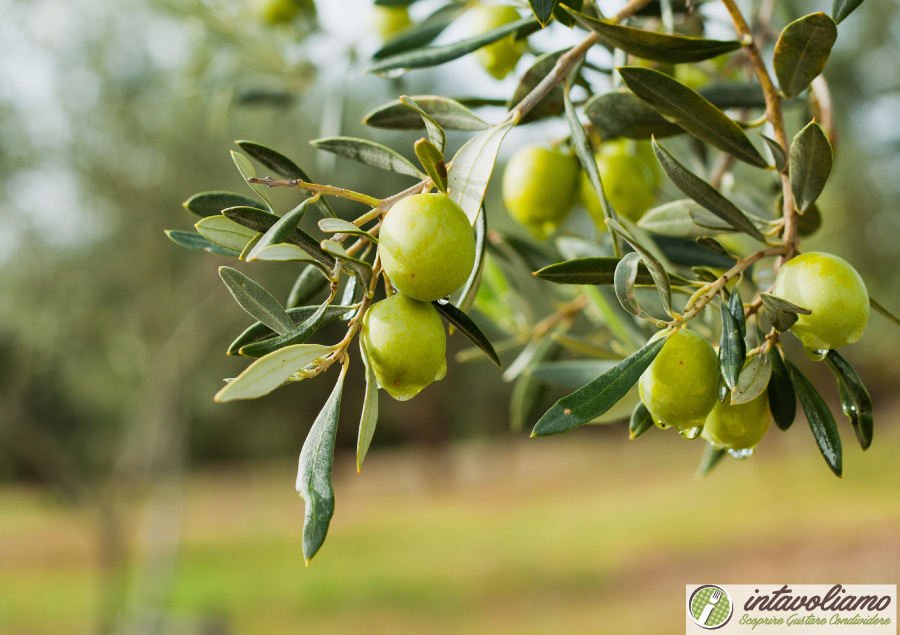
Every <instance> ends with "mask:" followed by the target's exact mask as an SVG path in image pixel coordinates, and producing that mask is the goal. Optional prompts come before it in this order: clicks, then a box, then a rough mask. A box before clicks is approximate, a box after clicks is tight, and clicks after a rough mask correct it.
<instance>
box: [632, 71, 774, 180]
mask: <svg viewBox="0 0 900 635" xmlns="http://www.w3.org/2000/svg"><path fill="white" fill-rule="evenodd" d="M618 71H619V74H620V75H621V76H622V80H623V81H624V82H625V85H626V86H628V88H630V89H631V91H632V92H633V93H634V94H635V95H637V96H638V97H640V98H641V99H642V100H644V101H645V102H646V103H647V104H648V105H649V106H651V107H652V108H654V109H655V110H656V111H657V112H659V114H661V115H662V116H663V117H665V118H666V119H667V120H669V121H670V122H672V123H675V124H678V125H679V126H681V127H682V128H684V129H685V130H686V131H687V132H689V133H690V134H692V135H694V136H695V137H697V138H698V139H700V140H701V141H706V142H707V143H709V144H710V145H711V146H713V147H715V148H718V149H719V150H722V151H723V152H727V153H728V154H731V155H732V156H734V157H735V158H737V159H740V160H741V161H745V162H747V163H749V164H750V165H755V166H757V167H761V168H764V167H768V166H767V164H766V161H765V159H763V158H762V156H761V155H760V154H759V152H757V150H756V148H754V147H753V144H752V143H750V140H749V139H748V138H747V135H746V134H744V131H743V130H741V127H740V126H739V125H738V124H737V123H735V122H734V121H733V120H731V119H730V118H729V117H728V115H726V114H725V113H724V112H722V111H721V110H719V109H718V108H716V107H715V106H714V105H712V104H711V103H710V102H709V101H707V100H706V99H705V98H704V97H703V96H702V95H700V94H699V93H698V92H697V91H695V90H693V89H691V88H688V87H687V86H685V85H684V84H682V83H681V82H679V81H677V80H675V79H673V78H671V77H669V76H668V75H666V74H665V73H660V72H659V71H655V70H652V69H649V68H643V67H640V66H623V67H621V68H619V69H618Z"/></svg>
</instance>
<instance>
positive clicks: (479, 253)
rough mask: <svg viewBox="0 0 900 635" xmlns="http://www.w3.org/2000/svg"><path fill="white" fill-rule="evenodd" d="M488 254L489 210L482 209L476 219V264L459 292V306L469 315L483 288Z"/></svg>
mask: <svg viewBox="0 0 900 635" xmlns="http://www.w3.org/2000/svg"><path fill="white" fill-rule="evenodd" d="M486 254H487V210H486V209H484V208H482V210H481V213H480V214H479V215H478V218H476V219H475V264H474V265H473V267H472V273H471V274H469V279H468V280H466V283H465V284H464V285H463V287H462V290H461V291H460V292H459V300H458V301H457V303H456V304H457V306H458V307H459V310H460V311H462V312H463V313H468V312H469V310H470V309H471V308H472V305H473V304H475V296H476V295H478V289H479V288H480V287H481V278H482V277H483V275H484V262H485V255H486Z"/></svg>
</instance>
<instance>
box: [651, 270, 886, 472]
mask: <svg viewBox="0 0 900 635" xmlns="http://www.w3.org/2000/svg"><path fill="white" fill-rule="evenodd" d="M774 291H775V295H777V296H778V297H780V298H783V299H785V300H787V301H789V302H792V303H794V304H796V305H798V306H802V307H804V308H807V309H810V311H811V313H810V314H809V315H799V316H798V318H799V319H798V320H797V322H796V323H795V324H794V326H792V327H791V332H793V333H794V334H795V335H796V336H797V337H798V338H799V339H800V341H801V342H802V343H803V345H804V347H805V348H806V349H807V350H808V351H816V352H817V353H818V354H817V357H818V358H821V357H823V356H824V354H825V353H827V351H828V350H831V349H835V348H840V347H842V346H844V345H846V344H852V343H853V342H856V341H857V340H859V338H860V337H862V333H863V330H864V329H865V326H866V322H867V321H868V318H869V296H868V293H867V292H866V287H865V284H864V283H863V281H862V278H861V277H860V276H859V274H858V273H857V272H856V270H855V269H854V268H853V267H852V266H851V265H850V264H849V263H848V262H846V261H845V260H843V259H841V258H838V257H837V256H833V255H831V254H825V253H820V252H810V253H806V254H803V255H800V256H797V257H795V258H793V259H791V260H789V261H788V262H787V263H785V264H784V265H783V266H782V267H781V269H780V270H779V271H778V276H777V278H776V283H775V289H774ZM663 336H665V333H659V334H657V335H656V336H655V337H663ZM718 378H719V370H718V360H717V356H716V352H715V350H714V349H713V347H712V346H711V345H710V343H709V342H708V341H707V340H706V339H705V338H704V337H702V336H700V335H698V334H697V333H695V332H693V331H691V330H689V329H687V328H685V327H682V328H679V329H677V330H675V331H674V332H672V333H670V334H668V339H667V340H666V343H665V344H664V345H663V348H662V350H661V351H660V353H659V355H658V356H657V357H656V359H654V360H653V363H651V364H650V366H649V367H648V368H647V370H646V371H644V374H643V375H642V376H641V379H640V384H639V386H638V389H639V392H640V396H641V401H642V402H643V403H644V406H645V407H646V408H647V410H648V411H649V412H650V415H651V416H652V417H653V421H654V422H655V423H656V424H657V425H659V426H661V427H669V426H671V427H673V428H675V429H677V430H678V431H679V432H681V433H682V434H684V435H685V436H688V437H694V436H696V435H697V434H698V433H700V434H702V436H703V438H705V439H706V440H707V441H709V442H710V443H712V444H713V445H714V446H716V447H718V448H722V449H727V450H730V451H732V453H733V454H734V455H735V456H742V454H741V453H745V454H743V455H744V456H746V453H747V452H748V451H750V450H752V449H753V448H754V447H755V446H756V444H757V443H759V441H760V439H762V437H763V435H764V434H765V433H766V430H768V429H769V425H770V424H771V422H772V416H771V414H770V412H769V405H768V396H767V393H766V391H763V393H762V394H761V395H759V396H758V397H756V398H755V399H753V400H751V401H749V402H747V403H743V404H735V405H731V404H728V403H720V402H719V401H718V400H717V398H716V392H717V385H718ZM701 431H702V432H701Z"/></svg>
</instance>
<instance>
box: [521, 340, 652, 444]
mask: <svg viewBox="0 0 900 635" xmlns="http://www.w3.org/2000/svg"><path fill="white" fill-rule="evenodd" d="M665 343H666V338H664V337H661V338H659V339H657V340H655V341H652V342H650V343H648V344H647V345H646V346H644V348H642V349H641V350H639V351H637V352H636V353H633V354H631V355H630V356H628V357H626V358H625V359H624V360H622V361H621V362H620V363H619V364H618V365H616V367H615V368H613V369H612V370H610V371H608V372H606V373H604V374H603V375H601V376H600V377H598V378H597V379H595V380H594V381H592V382H590V383H589V384H587V385H585V386H582V387H581V388H579V389H578V390H576V391H575V392H573V393H572V394H571V395H569V396H567V397H563V398H562V399H560V400H559V401H557V402H556V404H554V405H553V407H552V408H550V410H548V411H547V412H546V413H544V416H542V417H541V418H540V420H539V421H538V422H537V425H535V426H534V431H533V432H532V433H531V436H533V437H534V436H538V437H545V436H549V435H552V434H560V433H562V432H568V431H569V430H574V429H575V428H577V427H578V426H581V425H584V424H585V423H587V422H588V421H590V420H591V419H594V418H596V417H599V416H600V415H602V414H603V413H604V412H606V411H607V410H609V409H610V408H612V407H613V406H614V405H615V404H616V402H617V401H619V400H620V399H621V398H622V397H624V396H625V394H626V393H627V392H628V391H629V390H630V389H631V387H632V386H633V385H634V384H635V383H636V382H637V380H638V379H639V378H640V376H641V374H642V373H643V372H644V371H645V370H646V369H647V367H648V366H649V365H650V363H651V362H652V361H653V360H654V359H655V358H656V356H657V355H658V354H659V351H661V350H662V347H663V345H664V344H665Z"/></svg>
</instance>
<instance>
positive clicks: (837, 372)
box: [825, 350, 875, 450]
mask: <svg viewBox="0 0 900 635" xmlns="http://www.w3.org/2000/svg"><path fill="white" fill-rule="evenodd" d="M825 362H826V363H827V364H828V368H829V369H830V370H831V372H832V373H833V374H834V377H835V379H836V380H837V383H838V388H839V389H840V393H841V408H842V409H843V411H844V414H845V415H847V418H848V419H850V423H851V424H852V425H853V431H854V432H855V433H856V439H857V441H859V445H860V447H861V448H862V449H863V450H868V449H869V446H870V445H872V434H873V432H874V429H875V420H874V416H873V414H872V398H871V397H870V396H869V391H868V390H866V387H865V386H864V385H863V383H862V379H860V377H859V374H858V373H857V372H856V370H855V369H854V368H853V366H851V365H850V363H849V362H848V361H847V360H846V359H844V358H843V357H841V355H840V354H839V353H838V352H837V351H834V350H831V351H828V355H827V356H826V357H825Z"/></svg>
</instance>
